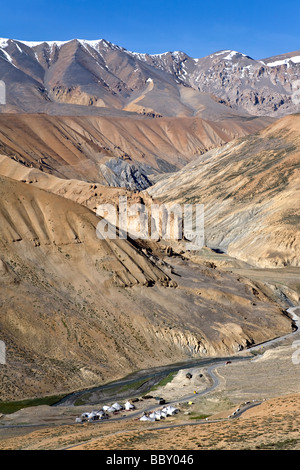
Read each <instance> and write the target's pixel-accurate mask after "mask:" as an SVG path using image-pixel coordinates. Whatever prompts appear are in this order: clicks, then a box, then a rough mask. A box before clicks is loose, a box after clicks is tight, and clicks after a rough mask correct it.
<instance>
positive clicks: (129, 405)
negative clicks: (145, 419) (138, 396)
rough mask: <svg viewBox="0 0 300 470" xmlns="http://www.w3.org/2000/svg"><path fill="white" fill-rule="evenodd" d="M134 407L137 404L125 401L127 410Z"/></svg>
mask: <svg viewBox="0 0 300 470" xmlns="http://www.w3.org/2000/svg"><path fill="white" fill-rule="evenodd" d="M134 409H135V406H134V405H132V404H131V403H130V402H129V401H127V402H126V403H125V410H127V411H129V410H134Z"/></svg>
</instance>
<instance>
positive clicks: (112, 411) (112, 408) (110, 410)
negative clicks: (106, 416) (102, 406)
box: [106, 406, 117, 413]
mask: <svg viewBox="0 0 300 470" xmlns="http://www.w3.org/2000/svg"><path fill="white" fill-rule="evenodd" d="M106 411H108V412H109V413H114V412H115V411H117V410H116V408H114V407H113V406H110V407H109V408H108V409H107V410H106Z"/></svg>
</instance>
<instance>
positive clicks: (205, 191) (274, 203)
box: [148, 115, 300, 267]
mask: <svg viewBox="0 0 300 470" xmlns="http://www.w3.org/2000/svg"><path fill="white" fill-rule="evenodd" d="M299 131H300V117H299V115H295V116H288V117H285V118H282V119H281V120H279V121H277V122H276V123H274V124H272V125H271V126H269V127H268V128H267V129H265V130H263V131H261V132H260V133H257V134H256V135H252V136H247V137H245V138H241V139H238V140H236V141H234V142H231V143H229V144H227V145H226V146H224V147H223V148H221V149H217V150H212V151H209V152H207V153H206V154H204V155H203V156H202V157H200V158H198V159H197V160H195V161H194V162H193V163H191V164H189V165H187V166H186V167H185V168H183V169H182V170H180V171H179V172H177V173H175V174H173V175H169V176H166V177H164V178H162V179H161V180H160V181H159V182H157V183H156V185H154V186H153V187H151V188H149V189H148V193H149V194H150V195H151V196H152V197H153V198H158V199H159V200H161V201H163V202H165V203H168V204H173V203H175V202H176V203H193V204H196V203H202V204H204V211H205V242H206V244H207V245H208V246H210V247H212V248H220V249H222V250H224V251H226V252H227V253H228V254H230V255H232V256H234V257H236V258H239V259H242V260H244V261H247V262H248V263H250V264H253V265H258V266H261V267H276V266H286V265H291V266H300V259H299V253H300V238H299V233H300V232H299V204H298V202H297V201H298V200H299V197H300V196H299V187H300V186H299V178H300V174H299V158H300V137H299V136H300V133H299Z"/></svg>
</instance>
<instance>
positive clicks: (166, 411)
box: [140, 405, 179, 421]
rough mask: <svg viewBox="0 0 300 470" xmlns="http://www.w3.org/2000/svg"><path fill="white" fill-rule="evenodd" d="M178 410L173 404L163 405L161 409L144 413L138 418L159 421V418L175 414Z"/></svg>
mask: <svg viewBox="0 0 300 470" xmlns="http://www.w3.org/2000/svg"><path fill="white" fill-rule="evenodd" d="M178 412H179V410H178V409H177V408H174V406H171V405H169V406H165V407H164V408H163V409H162V410H157V411H152V412H151V413H144V414H143V416H142V417H141V418H140V421H160V420H161V419H164V418H167V417H168V416H173V415H175V414H177V413H178Z"/></svg>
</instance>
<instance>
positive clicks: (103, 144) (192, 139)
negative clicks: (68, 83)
mask: <svg viewBox="0 0 300 470" xmlns="http://www.w3.org/2000/svg"><path fill="white" fill-rule="evenodd" d="M269 122H270V119H268V118H266V119H264V118H254V119H237V120H235V119H231V120H229V121H220V122H217V123H214V122H211V121H205V120H202V119H200V118H159V119H152V118H146V117H140V118H139V117H129V118H114V119H112V118H105V117H95V116H85V117H62V116H47V115H28V114H21V115H14V114H8V115H4V114H3V115H1V114H0V153H1V154H3V155H7V156H10V157H11V158H16V159H18V160H21V161H22V162H24V164H26V165H28V166H33V167H35V168H41V169H42V170H43V171H45V172H47V173H53V174H55V175H56V176H60V177H63V178H75V179H82V180H85V181H90V182H93V183H101V184H105V185H111V186H124V185H126V181H127V180H128V181H127V182H128V184H129V183H131V179H132V184H133V187H134V183H135V184H136V185H139V184H140V185H141V187H142V188H143V186H142V185H143V175H144V176H145V178H147V175H149V174H152V173H154V174H155V173H161V172H164V171H174V170H177V169H179V168H182V167H183V166H184V165H185V164H187V163H188V162H190V161H192V160H193V159H194V158H195V156H197V155H200V154H201V153H203V152H205V151H206V150H208V149H211V148H214V147H219V146H220V145H223V144H225V143H227V142H229V141H230V140H232V139H234V138H236V137H239V136H244V135H247V134H249V133H253V132H256V131H257V130H260V129H262V128H264V127H265V126H266V125H267V124H268V123H269ZM116 167H117V168H116ZM119 167H120V168H119ZM134 168H137V169H138V171H139V173H138V174H135V173H134V171H135V170H134ZM129 169H131V170H130V171H129ZM128 173H130V174H129V175H128ZM130 178H131V179H130ZM145 178H144V179H145ZM145 184H146V183H145ZM146 186H147V185H146ZM138 189H140V188H139V187H138Z"/></svg>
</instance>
